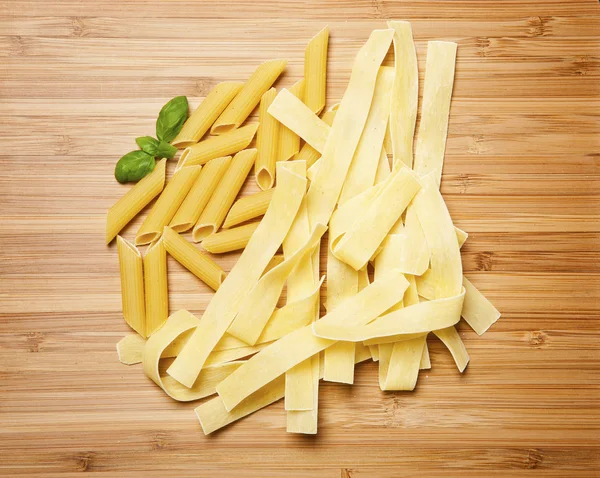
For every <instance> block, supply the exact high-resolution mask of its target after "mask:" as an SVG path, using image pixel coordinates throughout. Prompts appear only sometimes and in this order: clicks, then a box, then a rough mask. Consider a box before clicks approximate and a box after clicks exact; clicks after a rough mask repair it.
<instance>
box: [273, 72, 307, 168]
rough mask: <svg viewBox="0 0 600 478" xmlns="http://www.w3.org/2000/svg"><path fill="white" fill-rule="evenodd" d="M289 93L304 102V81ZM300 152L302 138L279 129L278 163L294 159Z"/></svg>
mask: <svg viewBox="0 0 600 478" xmlns="http://www.w3.org/2000/svg"><path fill="white" fill-rule="evenodd" d="M289 92H290V93H291V94H292V95H294V96H295V97H296V98H298V99H299V100H300V101H302V98H303V97H304V79H302V80H299V81H297V82H296V83H294V84H293V85H292V86H291V87H290V89H289ZM299 151H300V137H299V136H298V135H297V134H296V133H295V132H294V131H292V130H291V129H289V128H288V127H286V126H284V125H282V126H281V127H280V128H279V142H278V148H277V161H287V160H288V159H293V158H294V157H295V156H296V155H297V154H298V152H299Z"/></svg>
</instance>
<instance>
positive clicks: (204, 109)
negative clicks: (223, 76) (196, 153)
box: [171, 81, 244, 149]
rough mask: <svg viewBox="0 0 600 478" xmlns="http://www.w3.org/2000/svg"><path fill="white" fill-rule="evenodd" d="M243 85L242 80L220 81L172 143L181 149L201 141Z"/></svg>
mask: <svg viewBox="0 0 600 478" xmlns="http://www.w3.org/2000/svg"><path fill="white" fill-rule="evenodd" d="M243 86H244V83H242V82H241V81H224V82H222V83H218V84H217V85H216V86H215V87H214V88H213V89H212V90H210V92H209V93H208V95H207V96H206V98H204V101H202V103H200V106H198V108H196V110H195V111H194V112H193V113H192V114H191V116H190V117H189V118H188V119H187V121H186V122H185V123H184V124H183V128H181V131H180V132H179V134H178V135H177V137H176V138H175V139H174V140H173V141H171V144H172V145H173V146H175V147H176V148H179V149H181V148H186V147H188V146H191V145H193V144H195V143H197V142H198V141H200V138H202V136H204V134H205V133H206V132H207V131H208V129H209V128H210V127H211V126H212V125H213V123H214V122H215V121H216V119H217V118H218V117H219V115H220V114H221V113H222V112H223V110H225V108H226V107H227V106H228V105H229V103H231V101H232V100H233V98H234V97H235V96H236V95H237V94H238V93H239V92H240V90H241V89H242V87H243Z"/></svg>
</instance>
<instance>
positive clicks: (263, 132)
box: [254, 88, 280, 190]
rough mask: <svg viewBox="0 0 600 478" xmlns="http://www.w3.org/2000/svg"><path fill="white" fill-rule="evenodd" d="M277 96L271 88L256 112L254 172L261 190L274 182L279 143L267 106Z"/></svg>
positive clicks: (275, 127) (276, 123)
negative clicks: (256, 153) (256, 131)
mask: <svg viewBox="0 0 600 478" xmlns="http://www.w3.org/2000/svg"><path fill="white" fill-rule="evenodd" d="M276 96H277V90H276V89H275V88H271V89H270V90H269V91H267V92H266V93H265V94H264V95H262V98H261V100H260V107H259V110H258V121H259V126H258V133H257V134H256V148H257V149H258V156H257V157H256V164H255V165H254V171H255V176H256V184H258V187H260V188H261V189H262V190H266V189H270V188H272V187H273V183H274V181H275V162H276V161H277V151H278V143H279V130H280V126H279V122H278V121H277V120H276V119H275V118H273V117H272V116H271V115H270V114H268V113H267V110H268V108H269V106H271V103H273V100H274V99H275V97H276Z"/></svg>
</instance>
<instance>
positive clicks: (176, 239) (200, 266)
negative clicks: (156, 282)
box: [163, 226, 225, 290]
mask: <svg viewBox="0 0 600 478" xmlns="http://www.w3.org/2000/svg"><path fill="white" fill-rule="evenodd" d="M163 240H164V243H165V248H166V249H167V252H168V253H169V254H170V255H171V256H173V258H174V259H175V260H176V261H177V262H179V263H180V264H181V265H182V266H183V267H185V268H186V269H187V270H189V271H190V272H191V273H192V274H194V275H195V276H196V277H198V279H200V280H201V281H202V282H204V283H205V284H206V285H207V286H209V287H210V288H211V289H213V290H217V289H218V288H219V287H220V285H221V283H222V282H223V280H224V279H225V272H224V271H223V269H221V268H220V267H219V266H218V265H217V264H216V263H215V262H214V261H213V260H212V259H211V258H210V257H208V256H207V255H206V254H203V253H202V252H200V251H199V250H198V249H196V247H194V245H193V244H191V243H190V242H188V241H186V240H185V239H184V238H183V237H181V236H180V235H179V234H177V233H176V232H175V231H174V230H173V229H171V228H170V227H167V226H165V229H164V232H163Z"/></svg>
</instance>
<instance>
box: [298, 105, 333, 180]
mask: <svg viewBox="0 0 600 478" xmlns="http://www.w3.org/2000/svg"><path fill="white" fill-rule="evenodd" d="M336 113H337V109H333V108H330V109H329V110H327V111H326V112H325V113H323V116H321V119H322V120H323V122H324V123H326V124H327V125H328V126H331V125H332V124H333V120H334V118H335V114H336ZM320 157H321V153H320V152H319V151H317V150H316V149H315V148H313V147H312V146H311V145H310V144H308V143H306V142H305V143H304V145H303V146H302V148H301V149H300V152H299V153H298V155H297V156H296V159H297V160H299V161H306V167H307V168H310V167H311V166H312V165H313V164H315V163H316V162H317V160H318V159H319V158H320ZM307 176H308V173H307Z"/></svg>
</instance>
